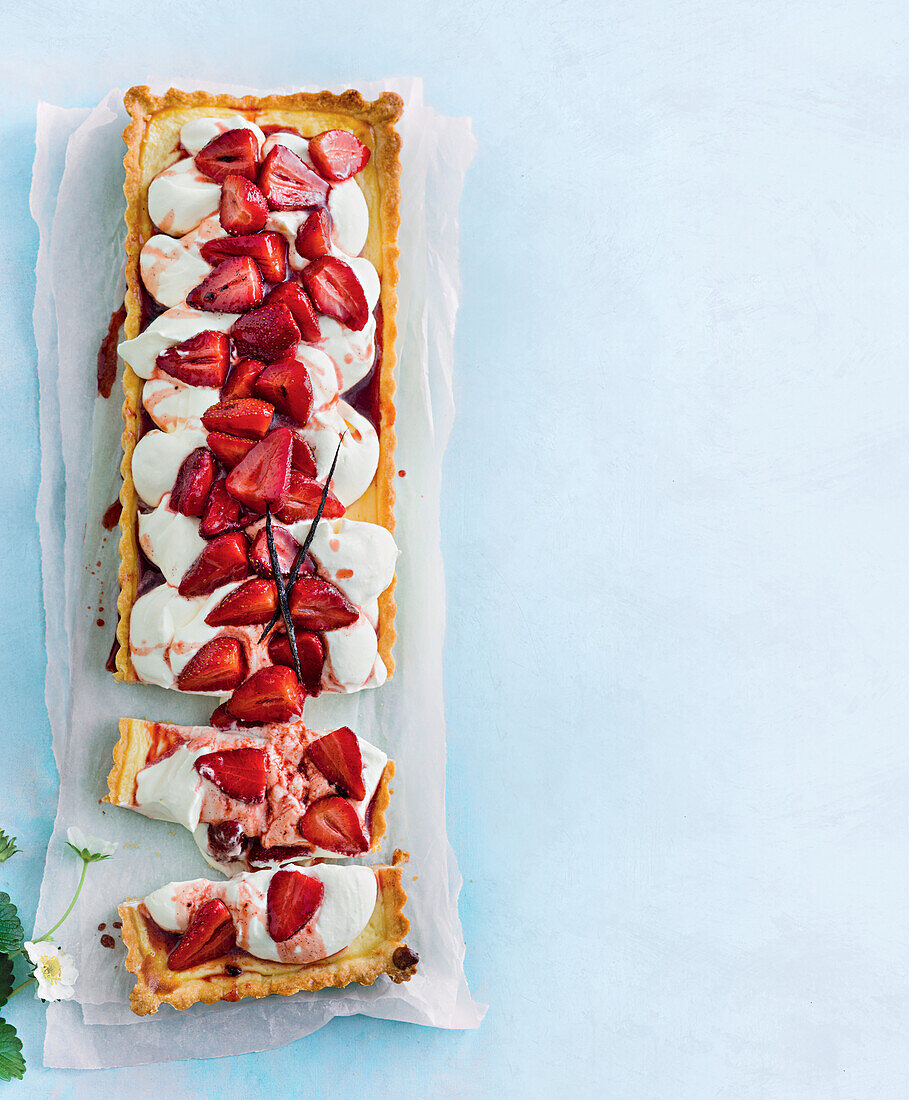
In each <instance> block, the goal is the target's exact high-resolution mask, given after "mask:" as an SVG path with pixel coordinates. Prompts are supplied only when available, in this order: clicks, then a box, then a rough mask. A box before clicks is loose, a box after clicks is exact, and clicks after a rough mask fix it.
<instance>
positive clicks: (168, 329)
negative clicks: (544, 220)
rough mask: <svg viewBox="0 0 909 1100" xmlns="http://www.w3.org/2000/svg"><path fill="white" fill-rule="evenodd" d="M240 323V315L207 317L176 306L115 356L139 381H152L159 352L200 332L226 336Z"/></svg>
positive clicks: (155, 320)
mask: <svg viewBox="0 0 909 1100" xmlns="http://www.w3.org/2000/svg"><path fill="white" fill-rule="evenodd" d="M239 319H240V314H239V313H206V312H203V311H202V310H199V309H190V308H189V307H188V306H175V307H174V308H173V309H169V310H167V312H166V313H162V314H161V316H160V317H156V318H155V319H154V321H152V323H151V324H150V325H149V326H148V328H147V329H145V331H144V332H141V333H139V335H138V336H136V337H134V338H133V339H132V340H124V341H123V342H122V343H121V344H119V345H118V346H117V353H118V354H119V356H120V358H121V359H123V361H124V362H126V363H129V365H130V366H131V367H132V369H133V370H134V371H135V372H136V374H138V375H139V377H140V378H151V377H152V375H153V374H154V372H155V360H156V359H157V358H158V356H159V355H160V354H161V352H162V351H166V350H167V349H168V348H171V347H173V346H174V344H181V343H182V342H183V341H184V340H189V339H190V337H192V336H198V335H199V333H200V332H208V331H211V332H228V331H229V329H230V327H231V326H232V325H233V324H234V322H235V321H238V320H239Z"/></svg>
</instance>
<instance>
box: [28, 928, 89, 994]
mask: <svg viewBox="0 0 909 1100" xmlns="http://www.w3.org/2000/svg"><path fill="white" fill-rule="evenodd" d="M23 947H24V950H25V953H26V955H28V957H29V960H30V961H31V962H32V963H33V964H34V967H35V972H34V979H35V981H36V982H37V983H38V988H37V989H36V990H35V996H36V997H37V998H38V999H39V1000H42V1001H68V1000H69V999H70V998H71V997H72V995H73V985H74V983H75V981H76V978H78V977H79V971H78V970H77V969H76V964H75V963H74V962H73V959H72V956H71V955H67V953H66V952H65V951H64V950H63V948H62V947H60V946H59V945H58V944H56V943H46V942H45V943H32V942H31V941H27V942H26V943H25V944H24V945H23Z"/></svg>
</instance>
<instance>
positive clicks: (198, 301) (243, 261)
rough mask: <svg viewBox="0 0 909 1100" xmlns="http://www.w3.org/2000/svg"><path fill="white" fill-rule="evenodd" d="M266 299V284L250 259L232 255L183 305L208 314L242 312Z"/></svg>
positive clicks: (192, 291)
mask: <svg viewBox="0 0 909 1100" xmlns="http://www.w3.org/2000/svg"><path fill="white" fill-rule="evenodd" d="M264 297H265V284H264V283H263V282H262V274H261V272H260V271H259V269H258V268H257V267H256V264H255V261H254V260H252V259H250V257H249V256H231V257H230V259H228V260H224V261H223V262H222V263H220V264H218V266H217V267H216V268H214V269H213V270H212V273H211V274H210V275H208V276H207V277H206V278H204V279H203V280H202V282H201V283H199V285H198V286H197V287H195V288H194V289H193V290H191V291H190V292H189V294H187V295H186V304H187V305H188V306H192V308H193V309H203V310H207V311H208V312H210V313H243V312H244V311H245V310H247V309H252V308H253V306H257V305H258V304H259V303H260V302H261V301H262V299H263V298H264Z"/></svg>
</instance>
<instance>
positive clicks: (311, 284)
mask: <svg viewBox="0 0 909 1100" xmlns="http://www.w3.org/2000/svg"><path fill="white" fill-rule="evenodd" d="M302 279H303V285H304V286H305V287H306V290H307V292H308V293H309V296H310V298H312V300H313V302H314V303H315V306H316V308H317V309H320V310H321V311H322V312H323V313H324V314H325V315H326V316H328V317H333V318H334V319H335V320H336V321H339V322H340V323H341V324H342V325H346V326H347V328H350V329H353V330H354V331H355V332H359V331H360V329H361V328H363V326H364V325H365V324H366V322H367V321H368V320H369V305H368V303H367V301H366V295H365V294H364V293H363V287H362V286H361V285H360V280H359V279H358V278H357V276H356V275H355V274H354V270H353V268H352V267H351V266H350V265H349V264H346V263H344V261H343V260H339V259H338V257H337V256H323V257H322V258H321V260H313V262H312V263H311V264H307V265H306V267H305V268H304V269H303V275H302Z"/></svg>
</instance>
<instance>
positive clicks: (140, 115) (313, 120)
mask: <svg viewBox="0 0 909 1100" xmlns="http://www.w3.org/2000/svg"><path fill="white" fill-rule="evenodd" d="M124 103H125V105H126V109H127V111H129V114H130V116H131V118H132V121H131V123H130V124H129V126H127V127H126V129H125V130H124V131H123V139H124V141H125V142H126V146H127V150H126V156H125V157H124V160H123V166H124V171H125V177H126V178H125V183H124V187H123V190H124V193H125V195H126V215H125V217H126V230H127V232H126V299H125V302H126V311H127V312H126V322H125V325H124V328H125V333H126V338H127V339H132V338H133V337H135V336H138V335H139V325H140V322H141V310H142V307H141V295H140V290H139V282H140V276H139V253H140V251H141V249H142V245H143V244H144V242H145V241H146V240H148V238H149V236H151V234H152V233H153V231H154V230H153V227H152V223H151V219H150V218H149V216H148V204H147V194H148V185H149V183H151V181H152V180H153V179H154V177H155V176H156V175H157V174H158V173H159V172H160V171H162V169H164V168H166V167H167V166H168V165H169V164H171V163H173V161H174V160H176V159H177V154H176V151H175V150H176V146H177V143H178V141H179V134H180V128H181V126H182V125H183V123H184V122H187V121H188V120H189V119H191V118H196V117H200V116H202V117H204V116H207V115H209V116H210V115H218V114H221V113H222V112H224V111H230V112H232V113H235V114H242V115H244V116H245V117H247V118H250V119H253V120H255V121H257V122H259V123H261V124H263V125H272V124H276V125H285V126H293V127H295V128H296V129H298V130H299V131H300V132H301V133H302V134H303V135H304V136H307V135H309V136H313V135H315V134H318V133H320V132H321V131H323V130H326V129H345V130H350V131H352V132H353V133H355V134H356V135H357V137H358V138H359V139H360V140H361V141H362V142H363V143H364V144H365V145H367V146H369V148H370V150H371V152H372V155H371V157H370V160H369V164H367V165H366V167H365V168H364V169H363V170H362V172H360V173H359V174H358V176H357V177H356V179H357V182H358V184H359V186H360V188H361V190H362V191H363V193H364V196H365V197H366V201H367V205H368V207H369V213H370V219H369V235H368V237H367V241H366V246H365V248H364V249H363V253H362V254H363V255H364V256H366V257H367V258H368V259H369V260H371V261H372V263H373V264H374V266H375V267H376V270H377V271H378V272H379V275H380V277H381V293H380V296H379V301H380V303H381V306H382V326H381V340H382V363H381V369H380V372H379V411H380V425H379V429H378V431H379V464H378V469H377V471H376V475H375V478H374V479H373V483H372V485H371V486H370V487H369V489H367V491H366V492H365V493H364V494H363V496H362V497H361V498H360V499H359V500H358V501H356V502H355V503H354V504H353V505H351V507H350V508H348V509H347V516H348V518H350V519H367V520H372V522H375V523H379V524H381V525H382V526H383V527H387V528H388V530H389V531H391V532H394V503H395V488H394V474H395V467H394V451H395V443H396V436H395V404H394V394H395V382H394V369H395V341H396V338H397V322H396V314H397V304H398V293H397V285H398V244H397V238H398V227H399V224H400V211H399V206H400V194H401V191H400V179H401V161H400V149H401V139H400V136H399V135H398V133H397V131H396V130H395V128H394V124H395V122H396V121H397V120H398V118H400V116H401V110H402V108H403V102H402V100H401V97H400V96H398V95H395V94H394V93H392V92H385V93H383V94H382V95H380V96H379V98H378V99H375V100H373V101H371V102H370V101H367V100H365V99H363V97H362V96H361V95H360V93H359V92H356V91H346V92H343V93H341V94H340V95H334V94H333V93H331V92H299V93H297V94H295V95H285V96H282V95H272V96H262V97H261V98H257V97H255V96H244V97H242V98H237V97H235V96H229V95H210V94H209V93H208V92H183V91H179V90H177V89H175V88H171V89H170V91H168V92H166V93H165V94H164V95H163V96H155V95H152V94H151V91H150V90H149V88H148V87H145V86H141V87H136V88H130V90H129V91H128V92H127V93H126V97H125V99H124ZM377 338H378V333H377ZM142 385H143V381H142V379H141V378H139V377H138V375H136V374H135V372H134V371H133V370H132V369H131V368H130V367H129V366H128V365H124V372H123V437H122V442H123V459H122V461H121V463H120V473H121V475H122V477H123V487H122V489H121V490H120V502H121V504H122V506H123V510H122V512H121V514H120V568H119V573H118V579H119V583H120V593H119V596H118V599H117V611H118V614H119V621H118V624H117V641H118V642H119V649H118V651H117V656H116V671H115V672H114V676H115V678H116V679H118V680H125V681H129V682H135V681H138V679H139V677H138V676H137V674H136V670H135V668H134V667H133V663H132V659H131V657H130V651H129V618H130V612H131V610H132V606H133V604H134V603H135V600H136V590H137V587H138V583H139V550H138V533H137V521H136V517H137V513H138V506H139V499H138V494H137V493H136V489H135V485H134V484H133V477H132V457H133V451H134V450H135V447H136V443H137V442H138V439H139V428H140V414H141V409H142ZM394 593H395V580H394V579H393V580H392V582H391V584H390V585H389V587H388V588H387V589H386V590H385V591H384V592H383V593H382V595H381V596H379V629H378V648H379V656H380V657H381V658H382V661H383V663H384V664H385V667H386V668H387V670H388V675H389V676H391V675H392V673H393V672H394V658H393V656H392V650H393V647H394V643H395V611H396V604H395V594H394Z"/></svg>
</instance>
